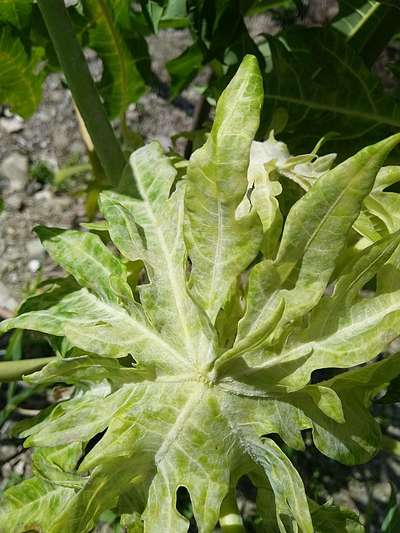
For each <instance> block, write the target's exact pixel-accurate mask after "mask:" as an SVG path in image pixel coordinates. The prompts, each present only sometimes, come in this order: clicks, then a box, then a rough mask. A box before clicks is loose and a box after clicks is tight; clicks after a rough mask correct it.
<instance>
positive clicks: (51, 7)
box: [38, 0, 126, 186]
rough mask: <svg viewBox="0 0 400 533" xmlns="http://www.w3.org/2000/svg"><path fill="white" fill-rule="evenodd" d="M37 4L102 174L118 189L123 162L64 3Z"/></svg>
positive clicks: (46, 1) (56, 0)
mask: <svg viewBox="0 0 400 533" xmlns="http://www.w3.org/2000/svg"><path fill="white" fill-rule="evenodd" d="M38 5H39V8H40V11H41V13H42V16H43V19H44V21H45V23H46V26H47V30H48V32H49V34H50V38H51V40H52V43H53V46H54V49H55V51H56V53H57V57H58V60H59V62H60V65H61V68H62V69H63V72H64V75H65V78H66V80H67V82H68V85H69V88H70V90H71V93H72V96H73V99H74V101H75V103H76V105H77V107H78V109H79V112H80V114H81V115H82V118H83V120H84V122H85V125H86V128H87V130H88V132H89V135H90V137H91V139H92V141H93V144H94V147H95V150H96V152H97V154H98V156H99V159H100V161H101V164H102V166H103V168H104V172H105V173H106V175H107V178H108V179H109V181H110V183H111V184H112V185H113V186H117V185H118V183H119V181H120V178H121V176H122V172H123V170H124V167H125V164H126V160H125V157H124V155H123V153H122V150H121V147H120V145H119V143H118V141H117V138H116V136H115V134H114V131H113V129H112V127H111V124H110V122H109V120H108V118H107V114H106V111H105V108H104V106H103V104H102V102H101V100H100V96H99V94H98V92H97V89H96V86H95V84H94V81H93V78H92V76H91V75H90V71H89V68H88V66H87V63H86V60H85V58H84V55H83V52H82V49H81V47H80V44H79V42H78V40H77V38H76V36H75V33H74V30H73V26H72V23H71V20H70V18H69V15H68V12H67V9H66V7H65V5H64V0H38Z"/></svg>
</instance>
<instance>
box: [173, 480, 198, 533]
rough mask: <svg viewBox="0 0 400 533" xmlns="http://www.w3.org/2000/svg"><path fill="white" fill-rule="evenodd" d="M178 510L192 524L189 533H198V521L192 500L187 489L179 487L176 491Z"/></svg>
mask: <svg viewBox="0 0 400 533" xmlns="http://www.w3.org/2000/svg"><path fill="white" fill-rule="evenodd" d="M176 510H177V511H178V512H179V513H180V514H181V515H182V516H184V517H185V518H187V519H188V520H189V522H190V526H189V529H188V532H189V533H198V529H197V525H196V520H195V518H194V515H193V508H192V500H191V499H190V494H189V491H188V490H187V488H186V487H178V490H177V491H176Z"/></svg>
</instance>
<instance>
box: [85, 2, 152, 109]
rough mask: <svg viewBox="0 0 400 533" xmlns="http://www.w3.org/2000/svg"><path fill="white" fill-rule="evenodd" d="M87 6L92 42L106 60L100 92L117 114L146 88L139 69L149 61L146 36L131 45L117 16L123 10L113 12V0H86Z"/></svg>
mask: <svg viewBox="0 0 400 533" xmlns="http://www.w3.org/2000/svg"><path fill="white" fill-rule="evenodd" d="M116 7H118V6H116ZM85 9H86V12H87V15H88V17H89V20H90V21H91V23H92V29H91V30H90V39H89V42H90V46H91V47H92V48H94V50H96V52H97V53H98V54H99V56H100V58H101V60H102V62H103V74H102V78H101V82H100V89H101V93H102V96H103V98H104V102H105V104H106V107H107V110H108V113H109V114H110V116H111V117H115V116H117V115H119V114H121V113H124V112H125V111H126V109H127V107H128V106H129V104H131V103H133V102H136V101H137V100H138V99H139V98H140V97H141V96H142V95H143V94H144V92H145V91H146V85H145V82H144V80H143V77H142V75H141V72H140V69H141V63H142V62H143V61H147V54H146V50H145V47H143V39H142V38H140V39H138V40H137V42H135V40H134V43H133V46H129V43H128V41H127V40H126V39H125V38H124V36H123V35H122V33H121V31H120V29H119V27H118V25H117V23H116V21H115V20H114V16H121V12H120V10H115V12H114V10H113V9H112V5H111V4H110V0H100V1H98V2H97V1H93V0H89V1H88V2H85ZM139 41H140V42H139Z"/></svg>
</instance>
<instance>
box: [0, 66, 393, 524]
mask: <svg viewBox="0 0 400 533" xmlns="http://www.w3.org/2000/svg"><path fill="white" fill-rule="evenodd" d="M260 80H261V78H260V75H259V71H258V66H257V62H256V60H255V59H254V58H253V57H247V58H246V59H245V60H244V62H243V63H242V65H241V67H240V69H239V71H238V73H237V74H236V76H235V77H234V79H233V80H232V82H231V84H230V85H229V86H228V88H227V89H226V91H225V92H224V94H223V96H222V97H221V99H220V101H219V103H218V106H217V112H216V118H215V123H214V126H213V129H212V131H211V134H210V136H209V138H208V140H207V142H206V144H205V145H204V146H203V147H202V148H200V149H199V150H198V151H197V152H195V153H194V154H193V156H192V158H191V160H190V161H189V163H188V168H187V175H186V176H185V177H184V178H183V179H181V180H179V179H178V176H177V171H176V169H175V167H174V165H173V163H172V161H171V160H170V159H169V158H168V157H167V156H165V155H164V154H163V152H162V149H161V146H160V145H159V144H158V143H151V144H149V145H148V146H145V147H143V148H140V149H139V150H137V151H136V152H134V153H133V154H132V156H131V158H130V163H131V167H132V171H133V175H134V177H135V181H136V186H137V189H138V191H139V193H140V198H139V199H132V198H130V197H127V196H124V195H121V194H117V193H114V192H106V193H103V194H102V196H101V202H100V208H101V212H102V214H103V215H104V218H105V224H104V225H103V226H102V228H103V229H105V228H106V229H107V230H108V234H109V237H110V245H111V244H112V246H106V245H105V244H104V243H103V241H102V240H101V239H100V238H99V237H97V236H96V235H94V234H91V233H90V232H78V231H67V230H55V229H53V228H38V230H37V233H38V235H39V237H40V238H41V240H42V242H43V245H44V246H45V248H46V250H47V251H48V252H49V254H50V255H51V256H52V257H53V259H54V260H55V261H56V262H57V263H59V264H60V265H61V266H62V267H63V268H64V269H65V270H66V271H67V272H68V274H70V276H72V277H74V278H75V280H76V282H73V281H71V277H68V278H66V279H65V281H60V280H55V282H54V283H53V284H52V285H47V286H44V287H43V288H42V291H41V293H40V294H39V295H37V296H34V297H31V298H30V299H28V300H27V302H26V303H25V304H24V305H23V306H22V307H21V313H20V315H19V316H17V317H15V318H12V319H10V320H7V321H5V322H3V323H1V325H0V331H1V332H3V333H4V332H6V331H8V330H10V329H12V328H27V329H33V330H36V331H42V332H44V333H46V334H48V335H50V336H52V337H53V336H55V337H61V338H64V339H66V341H65V342H66V345H65V346H63V347H62V348H61V349H59V350H58V351H59V353H58V357H57V359H56V360H55V361H53V362H51V363H50V364H49V365H48V366H46V367H45V368H44V369H43V370H41V371H40V372H36V373H35V374H31V375H29V376H27V377H26V379H27V381H29V382H30V383H34V384H45V385H48V384H51V383H57V382H63V383H66V384H70V385H73V386H74V387H75V394H74V395H73V397H72V398H71V399H69V400H67V401H63V402H60V403H58V404H57V405H55V406H52V407H50V408H49V409H47V410H45V411H44V412H43V413H41V414H40V415H39V416H38V417H37V418H36V419H34V420H29V421H24V422H22V423H21V424H20V425H19V428H18V431H19V434H20V435H21V436H22V437H24V438H26V439H27V440H26V441H25V444H26V446H33V447H35V452H34V458H33V470H34V477H33V478H32V479H30V480H27V481H24V482H23V483H22V484H21V485H19V486H17V487H14V488H12V489H10V490H9V491H7V492H6V494H5V498H4V500H3V505H2V508H1V511H0V531H1V532H2V533H3V531H4V533H8V532H9V531H13V533H14V532H15V533H19V532H25V531H28V530H34V531H41V532H44V533H61V532H62V533H84V532H89V531H91V530H92V529H93V528H94V527H95V526H96V523H97V521H98V518H99V516H100V514H101V513H102V512H103V511H104V510H107V509H115V511H116V512H118V513H119V514H120V515H122V523H123V524H125V525H126V527H127V530H128V531H129V532H136V533H137V532H146V533H159V532H160V531H165V532H167V533H176V532H182V533H184V532H186V531H187V530H188V527H189V523H188V521H187V519H186V518H185V517H184V516H183V515H182V514H180V513H179V512H178V511H177V507H176V503H177V493H178V489H179V488H180V487H184V488H186V489H187V490H188V492H189V495H190V498H191V502H192V507H193V513H194V516H195V519H196V523H197V527H198V529H199V531H200V532H201V533H211V532H212V531H214V528H215V527H216V525H217V524H218V521H220V525H222V526H223V527H230V526H229V525H227V524H228V523H229V521H232V520H234V521H235V523H236V526H235V527H241V526H240V522H241V519H240V517H238V516H237V515H236V516H235V507H236V503H235V491H236V485H237V483H238V480H239V479H240V478H241V477H242V476H244V475H247V476H248V477H249V478H250V480H251V481H252V483H253V484H254V485H255V487H256V488H257V506H258V512H259V520H260V524H261V525H260V527H262V528H263V529H262V530H263V531H268V532H269V531H271V532H275V531H276V532H279V533H293V532H296V531H297V532H301V533H311V532H313V531H316V532H320V533H330V532H336V533H342V532H343V531H349V532H350V531H353V532H354V531H357V532H359V531H362V527H361V525H360V524H359V522H358V520H357V518H356V517H354V515H352V514H351V513H350V512H348V511H346V510H341V509H338V508H334V507H326V506H322V507H320V506H318V505H317V504H316V503H314V502H310V501H309V500H308V499H307V497H306V494H305V490H304V487H303V483H302V480H301V478H300V476H299V474H298V472H297V471H296V470H295V468H294V466H293V465H292V463H291V462H290V460H289V459H288V457H287V456H286V455H285V454H284V452H283V451H282V450H281V448H280V447H279V446H278V445H277V444H276V442H275V440H274V439H273V438H272V434H278V435H279V436H280V437H281V439H282V440H283V441H284V442H285V443H286V445H287V446H289V447H291V448H294V449H298V450H302V449H304V442H303V438H302V431H303V430H307V429H308V430H311V431H312V434H313V438H314V442H315V444H316V446H317V447H318V449H319V450H320V451H321V452H322V453H324V454H326V455H327V456H329V457H331V458H332V459H334V460H337V461H341V462H343V463H345V464H355V463H359V462H364V461H368V460H369V459H370V458H371V457H372V456H373V455H374V454H375V453H376V452H377V450H378V449H379V446H380V439H381V435H380V429H379V425H378V424H377V423H376V422H375V421H374V419H373V417H372V416H371V414H370V413H369V406H370V404H371V402H372V400H373V398H374V397H375V396H376V394H377V393H378V392H379V391H381V390H383V389H385V388H386V386H387V384H388V383H389V382H390V381H391V380H392V379H394V378H395V377H396V376H397V375H398V374H399V373H400V366H399V356H398V355H394V356H391V357H386V358H384V359H383V360H381V361H379V362H373V360H374V358H375V357H376V356H377V355H378V354H379V353H380V352H381V351H382V350H384V349H385V348H386V346H387V344H388V343H389V342H390V341H391V340H392V339H394V338H395V337H397V336H398V335H399V332H400V295H399V290H398V284H396V283H393V284H385V285H384V286H383V284H382V282H378V290H377V291H376V293H375V294H373V295H372V296H371V297H368V298H366V297H365V296H364V293H363V292H362V289H363V287H364V286H365V284H367V283H369V282H370V281H371V280H372V279H373V278H375V277H376V276H377V274H378V273H379V272H380V270H381V269H382V268H383V267H385V268H387V267H388V265H390V267H391V268H392V271H391V272H392V279H393V280H396V279H399V272H398V261H396V258H398V249H399V240H400V236H399V234H398V233H396V232H393V229H394V227H390V228H389V227H388V229H387V232H386V234H385V235H384V236H379V238H377V239H376V240H375V241H371V242H369V243H368V244H367V245H362V246H361V245H359V246H358V247H357V246H354V238H355V239H357V238H358V239H359V241H357V242H356V244H357V243H359V242H361V243H364V242H365V241H364V240H365V237H364V236H359V237H358V233H356V232H354V230H353V229H352V228H353V226H354V227H356V226H357V221H358V220H359V216H360V213H361V212H362V210H363V209H366V207H365V206H369V205H370V203H371V198H372V199H373V198H375V196H374V195H376V194H378V193H380V192H382V189H383V188H385V187H386V186H387V184H388V183H390V182H391V180H394V179H395V177H394V175H395V174H396V173H395V172H394V171H393V169H392V171H391V172H389V171H388V170H386V171H381V172H379V171H380V168H381V167H382V165H383V163H384V160H385V157H386V156H387V154H388V153H389V152H390V150H392V149H393V148H394V147H395V146H396V144H397V143H398V142H399V140H400V137H399V135H395V136H392V137H389V138H388V139H386V140H384V141H381V142H379V143H377V144H375V145H373V146H370V147H367V148H365V149H364V150H362V151H360V152H359V153H357V154H356V155H354V156H353V157H351V158H350V159H348V160H347V161H345V162H343V163H341V164H340V165H338V166H336V167H334V168H332V169H330V167H331V165H332V163H333V157H332V156H330V157H328V158H327V159H326V158H325V159H324V158H320V159H318V158H317V157H316V155H315V153H313V154H308V155H304V156H301V157H299V158H292V157H291V156H290V154H288V152H287V150H286V148H285V147H284V146H283V145H282V144H280V143H277V141H275V139H273V138H272V137H271V138H270V139H269V140H267V141H265V142H264V143H259V142H258V143H254V141H253V137H254V135H255V133H256V130H257V128H258V117H259V113H260V107H261V101H262V84H261V81H260ZM389 174H390V175H389ZM377 175H378V178H377ZM396 179H397V178H396ZM291 180H293V181H294V182H296V184H297V185H299V184H300V186H301V187H304V189H306V190H307V192H306V193H305V194H304V195H303V196H302V197H301V198H300V199H299V200H298V201H297V202H296V203H294V205H292V206H291V208H290V209H289V210H288V214H287V216H286V213H285V211H284V210H283V209H281V205H280V204H281V202H280V200H281V197H282V195H284V194H285V186H286V185H287V183H289V182H291ZM282 189H283V190H282ZM371 191H372V192H371ZM383 194H388V193H383ZM282 204H283V202H282ZM390 209H391V208H390V207H388V210H389V211H390ZM390 212H391V211H390ZM285 216H286V220H284V219H285ZM282 226H283V232H282V235H281V228H282ZM352 239H353V240H352ZM112 248H113V249H114V251H117V252H118V253H114V252H112V251H111V250H112ZM262 254H264V257H262ZM343 257H345V258H347V259H346V261H343ZM138 268H142V272H141V274H140V275H139V276H137V275H136V276H133V275H132V273H135V272H136V273H137V270H138ZM135 280H136V281H137V280H139V284H136V283H135ZM378 281H379V280H378ZM53 344H55V345H57V344H56V343H55V342H54V340H53ZM364 363H365V364H364ZM360 364H364V366H358V367H357V365H360ZM332 367H334V368H342V369H350V370H347V371H345V372H342V373H339V374H338V375H336V376H335V377H333V378H332V379H330V380H326V381H320V382H315V380H313V382H311V375H312V373H313V372H314V371H315V370H319V369H326V368H332ZM353 367H355V368H353ZM232 517H233V518H232Z"/></svg>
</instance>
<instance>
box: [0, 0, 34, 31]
mask: <svg viewBox="0 0 400 533" xmlns="http://www.w3.org/2000/svg"><path fill="white" fill-rule="evenodd" d="M32 4H33V1H32V0H1V1H0V23H5V24H11V25H12V26H14V28H16V29H17V30H22V29H23V28H25V26H26V25H27V24H28V22H29V17H30V15H31V11H32Z"/></svg>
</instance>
